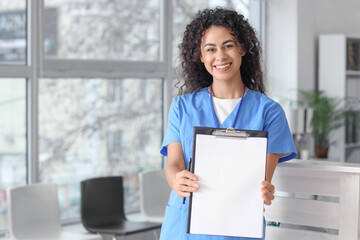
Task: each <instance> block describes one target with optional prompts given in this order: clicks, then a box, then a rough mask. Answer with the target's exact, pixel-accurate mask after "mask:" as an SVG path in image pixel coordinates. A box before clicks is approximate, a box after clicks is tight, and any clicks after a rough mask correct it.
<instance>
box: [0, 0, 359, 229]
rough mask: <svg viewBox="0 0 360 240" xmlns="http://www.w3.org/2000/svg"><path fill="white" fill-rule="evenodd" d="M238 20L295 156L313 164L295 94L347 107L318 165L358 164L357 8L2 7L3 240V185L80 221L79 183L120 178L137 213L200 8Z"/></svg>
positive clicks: (101, 0)
mask: <svg viewBox="0 0 360 240" xmlns="http://www.w3.org/2000/svg"><path fill="white" fill-rule="evenodd" d="M216 6H222V7H227V8H232V9H235V10H237V11H239V12H241V13H243V14H244V15H245V16H246V17H247V18H248V19H249V21H250V22H251V24H252V26H253V27H254V28H255V29H256V31H257V34H258V37H259V39H260V40H261V44H262V47H263V67H264V73H265V79H266V87H267V95H268V96H269V97H271V98H273V99H274V100H276V101H278V102H279V103H280V104H281V105H282V106H283V108H284V109H285V111H286V114H287V116H288V121H289V125H290V127H291V130H292V133H293V134H294V140H295V142H296V145H297V149H298V153H299V156H300V158H303V159H318V158H319V156H317V155H316V154H315V150H314V145H315V143H316V139H314V137H313V136H312V130H313V126H312V125H311V119H312V116H313V115H314V114H313V110H311V108H310V107H309V106H307V105H305V106H300V105H299V104H298V103H299V102H300V101H302V100H304V99H302V95H301V94H300V92H299V90H303V91H308V92H309V91H310V92H311V91H313V92H317V91H319V90H321V91H324V93H325V94H326V96H328V97H332V98H336V99H337V100H339V102H340V103H339V104H338V105H337V108H339V109H345V108H346V109H351V110H352V112H351V114H350V115H351V116H350V117H347V118H346V119H345V118H344V119H343V122H341V123H340V125H339V127H337V128H336V129H335V130H334V131H331V132H330V133H329V135H328V139H327V140H328V143H329V144H328V145H329V152H328V155H327V156H326V157H325V158H324V157H323V160H329V161H338V162H352V163H360V129H359V127H358V123H359V122H360V24H359V22H360V14H359V12H360V2H359V1H357V0H342V1H337V0H226V1H225V0H224V1H220V0H218V1H216V0H133V1H128V0H33V1H32V0H28V1H26V0H1V1H0V113H1V117H0V236H1V234H4V233H5V232H6V230H7V228H8V220H7V204H6V200H7V195H6V189H7V188H10V187H14V186H20V185H24V184H31V183H38V182H40V183H55V184H56V185H57V186H58V196H59V202H60V213H61V220H62V222H63V223H69V222H79V221H80V209H79V206H80V182H81V181H82V180H84V179H86V178H90V177H96V176H109V175H122V176H123V180H124V194H125V211H126V212H127V213H132V212H137V211H139V209H140V206H139V177H138V174H139V173H140V172H143V171H146V170H154V169H162V168H163V167H164V166H165V164H166V159H163V158H162V157H161V155H160V154H159V150H160V145H161V141H162V138H163V134H164V129H166V119H167V113H168V109H169V106H170V103H171V98H172V97H174V96H176V95H177V89H176V88H175V87H174V84H175V83H176V82H177V81H178V79H179V68H178V65H179V63H180V61H179V58H178V47H177V46H178V44H179V43H180V41H181V39H182V33H183V32H184V27H185V25H186V23H188V22H189V20H190V19H191V17H192V16H193V15H194V13H196V11H197V10H199V9H203V8H207V7H209V8H212V7H216Z"/></svg>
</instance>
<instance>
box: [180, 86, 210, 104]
mask: <svg viewBox="0 0 360 240" xmlns="http://www.w3.org/2000/svg"><path fill="white" fill-rule="evenodd" d="M206 93H207V90H206V88H203V89H200V90H199V91H196V92H192V93H186V94H183V95H180V96H177V97H175V98H174V99H173V104H176V105H177V106H189V105H194V104H196V103H197V102H199V101H201V100H202V99H204V96H207V95H206Z"/></svg>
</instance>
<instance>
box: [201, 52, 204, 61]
mask: <svg viewBox="0 0 360 240" xmlns="http://www.w3.org/2000/svg"><path fill="white" fill-rule="evenodd" d="M200 61H201V62H202V63H204V58H203V57H202V55H201V53H200Z"/></svg>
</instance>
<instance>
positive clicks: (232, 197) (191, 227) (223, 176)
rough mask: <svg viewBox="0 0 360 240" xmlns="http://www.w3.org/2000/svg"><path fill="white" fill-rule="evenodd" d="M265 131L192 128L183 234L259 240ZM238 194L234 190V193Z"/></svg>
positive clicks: (261, 226)
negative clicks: (194, 181) (194, 182)
mask: <svg viewBox="0 0 360 240" xmlns="http://www.w3.org/2000/svg"><path fill="white" fill-rule="evenodd" d="M267 138H268V133H267V132H266V131H253V130H239V129H233V128H228V129H222V128H207V127H194V133H193V152H192V164H191V165H192V166H191V168H190V169H191V172H193V173H194V174H195V175H197V176H198V178H199V184H200V187H199V189H198V190H197V191H196V192H193V193H192V194H191V196H190V199H189V208H188V222H187V233H190V234H204V235H218V236H232V237H251V238H262V237H263V227H264V217H263V214H264V213H263V206H264V205H263V204H264V201H263V199H262V198H261V192H260V188H261V184H260V183H261V181H262V180H264V179H265V169H266V153H267ZM235 189H237V190H235Z"/></svg>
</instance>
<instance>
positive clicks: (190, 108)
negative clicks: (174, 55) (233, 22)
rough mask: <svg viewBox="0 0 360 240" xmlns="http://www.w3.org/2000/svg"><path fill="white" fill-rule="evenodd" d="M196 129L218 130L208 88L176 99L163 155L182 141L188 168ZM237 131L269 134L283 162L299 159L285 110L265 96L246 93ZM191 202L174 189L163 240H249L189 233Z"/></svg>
mask: <svg viewBox="0 0 360 240" xmlns="http://www.w3.org/2000/svg"><path fill="white" fill-rule="evenodd" d="M238 108H239V104H238V105H237V106H236V107H235V109H234V110H233V111H232V112H231V113H230V115H229V116H228V118H227V119H226V120H225V121H224V122H223V124H220V123H219V122H218V124H219V127H220V128H228V127H231V124H232V123H233V121H234V119H235V117H236V112H237V110H238ZM195 126H197V127H216V126H215V123H214V119H213V116H212V109H211V105H210V101H209V94H208V91H207V88H203V89H201V90H200V91H198V92H194V93H190V94H185V95H181V96H178V97H176V98H174V99H173V102H172V104H171V107H170V111H169V116H168V128H167V131H166V134H165V138H164V140H163V144H162V147H161V150H160V153H161V154H162V155H164V156H167V146H168V144H169V143H171V142H180V143H181V145H182V149H183V154H184V159H185V164H186V166H187V165H188V162H189V159H190V158H191V155H192V143H193V127H195ZM234 128H235V129H248V130H261V131H267V132H268V146H267V151H268V153H280V154H282V157H281V158H280V159H279V162H284V161H287V160H290V159H293V158H295V157H296V150H295V146H294V142H293V139H292V135H291V133H290V129H289V126H288V123H287V120H286V116H285V113H284V111H283V109H282V108H281V106H280V105H279V104H278V103H277V102H274V101H273V100H271V99H270V98H268V97H266V96H265V95H264V94H262V93H259V92H256V91H253V90H249V91H248V92H247V93H246V94H245V96H244V97H243V99H242V104H241V108H240V111H239V116H238V118H237V119H236V122H235V126H234ZM259 194H260V193H259ZM187 201H188V199H187V200H186V203H185V204H183V198H181V197H179V196H178V195H176V193H175V192H174V191H173V190H172V191H171V194H170V199H169V202H168V206H167V208H166V213H165V218H164V222H163V225H162V229H161V235H160V240H184V239H189V240H193V239H194V240H195V239H196V240H198V239H199V240H200V239H207V240H225V239H226V240H230V239H234V240H235V239H236V240H239V239H249V238H234V237H223V236H208V235H195V234H187V233H186V224H187V207H188V204H187ZM234 224H236V223H234ZM239 227H241V226H239ZM264 231H265V225H264Z"/></svg>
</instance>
